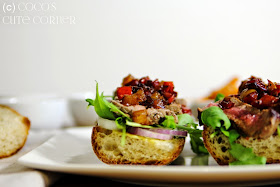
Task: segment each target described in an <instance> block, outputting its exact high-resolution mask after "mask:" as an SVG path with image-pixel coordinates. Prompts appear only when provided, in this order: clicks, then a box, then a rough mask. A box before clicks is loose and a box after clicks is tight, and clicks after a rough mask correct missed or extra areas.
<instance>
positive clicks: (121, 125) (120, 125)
mask: <svg viewBox="0 0 280 187" xmlns="http://www.w3.org/2000/svg"><path fill="white" fill-rule="evenodd" d="M115 122H116V125H117V128H118V129H120V130H122V139H121V146H124V145H125V137H126V121H125V118H122V117H118V118H117V119H116V120H115Z"/></svg>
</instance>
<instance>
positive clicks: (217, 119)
mask: <svg viewBox="0 0 280 187" xmlns="http://www.w3.org/2000/svg"><path fill="white" fill-rule="evenodd" d="M201 121H202V123H203V124H205V125H208V126H211V127H212V128H213V129H216V128H220V127H222V126H224V127H225V129H226V130H227V129H229V127H230V125H231V124H230V121H229V119H228V117H227V115H225V113H224V112H223V110H222V109H220V108H219V107H217V106H212V107H209V108H207V109H206V110H204V111H203V112H202V113H201Z"/></svg>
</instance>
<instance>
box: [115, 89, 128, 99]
mask: <svg viewBox="0 0 280 187" xmlns="http://www.w3.org/2000/svg"><path fill="white" fill-rule="evenodd" d="M131 94H132V88H131V87H130V86H123V87H119V88H118V89H117V96H118V98H119V99H123V97H124V95H131Z"/></svg>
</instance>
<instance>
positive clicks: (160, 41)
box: [0, 0, 280, 97]
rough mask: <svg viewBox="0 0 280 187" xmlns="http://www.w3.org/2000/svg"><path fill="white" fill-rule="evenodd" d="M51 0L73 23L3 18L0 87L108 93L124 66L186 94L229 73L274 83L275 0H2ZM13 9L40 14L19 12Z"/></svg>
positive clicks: (202, 90)
mask: <svg viewBox="0 0 280 187" xmlns="http://www.w3.org/2000/svg"><path fill="white" fill-rule="evenodd" d="M0 2H1V9H0V13H1V14H0V16H1V19H2V18H3V16H6V15H12V14H7V13H6V14H5V13H4V12H3V11H2V5H3V4H4V3H5V2H15V3H20V2H33V3H35V2H47V3H53V2H54V3H55V6H56V10H55V11H53V12H47V13H46V15H53V16H74V17H75V18H76V19H75V24H72V25H70V24H57V25H50V24H46V25H44V24H32V23H31V24H14V25H12V24H4V23H3V22H2V20H0V22H1V23H0V58H1V60H0V65H1V66H0V94H1V95H5V94H22V93H25V94H26V93H46V92H48V93H58V94H69V93H73V92H83V91H93V90H94V87H95V80H97V81H98V82H99V83H100V87H101V89H102V90H105V91H113V90H114V89H115V87H117V86H119V85H120V83H121V80H122V78H123V77H124V76H126V75H127V74H128V73H131V74H133V75H135V76H136V77H139V78H140V77H142V76H146V75H149V76H150V77H151V78H159V79H160V80H172V81H174V83H175V90H177V91H178V92H179V96H182V97H199V96H204V95H206V94H207V93H208V92H209V91H210V90H212V89H213V88H216V87H219V86H220V85H222V84H223V83H225V82H226V81H228V80H229V79H230V78H231V77H232V76H234V75H238V76H240V77H241V78H242V79H243V78H247V77H249V76H250V75H251V74H252V75H256V76H260V77H262V78H263V79H267V78H268V79H271V80H272V81H278V82H280V76H279V70H280V65H279V60H280V46H279V44H280V27H279V25H280V23H279V20H280V11H279V7H280V1H272V0H271V1H258V0H250V1H248V0H247V1H246V0H240V1H225V0H220V1H206V0H200V1H199V0H195V1H174V0H172V1H171V0H170V1H164V0H159V1H156V0H141V1H133V0H83V1H78V0H75V1H74V0H57V1H55V0H54V1H50V0H48V1H42V0H41V1H34V0H33V1H32V0H30V1H27V0H21V1H19V0H16V1H10V0H6V1H4V0H1V1H0ZM13 15H28V16H37V15H42V12H37V11H31V12H20V11H16V12H15V13H14V14H13Z"/></svg>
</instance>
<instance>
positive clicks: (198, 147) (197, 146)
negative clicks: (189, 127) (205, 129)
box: [190, 132, 208, 154]
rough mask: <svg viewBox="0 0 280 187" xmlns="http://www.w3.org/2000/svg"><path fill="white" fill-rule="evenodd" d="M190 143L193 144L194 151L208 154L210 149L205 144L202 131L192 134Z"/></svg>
mask: <svg viewBox="0 0 280 187" xmlns="http://www.w3.org/2000/svg"><path fill="white" fill-rule="evenodd" d="M190 144H191V149H192V151H193V152H194V153H196V154H208V151H207V149H206V148H205V146H204V144H203V140H202V134H201V132H200V133H197V134H195V133H192V134H190Z"/></svg>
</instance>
